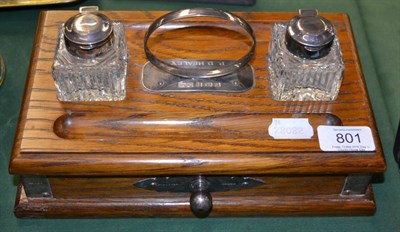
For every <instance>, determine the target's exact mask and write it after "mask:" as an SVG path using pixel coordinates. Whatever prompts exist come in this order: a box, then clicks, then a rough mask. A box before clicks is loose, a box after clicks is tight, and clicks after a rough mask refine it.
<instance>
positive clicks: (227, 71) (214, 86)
mask: <svg viewBox="0 0 400 232" xmlns="http://www.w3.org/2000/svg"><path fill="white" fill-rule="evenodd" d="M188 18H191V19H189V20H188V21H184V19H188ZM193 18H196V19H198V18H203V19H204V20H193ZM167 24H168V25H167ZM198 25H200V26H198ZM163 26H165V27H163ZM204 27H207V28H208V29H209V30H214V31H215V32H216V35H215V37H213V38H214V39H216V40H219V41H224V40H226V36H227V35H225V34H223V33H225V32H226V33H232V34H233V33H238V34H236V36H237V35H240V36H244V37H246V38H247V39H248V38H251V45H250V44H249V43H247V42H248V41H246V45H245V46H247V47H248V48H249V49H248V51H247V53H245V54H244V55H243V53H240V56H238V57H239V58H237V59H236V57H235V55H231V54H229V55H227V54H226V53H225V57H224V56H223V55H221V54H219V53H214V54H211V55H210V54H209V52H207V54H205V53H204V51H207V47H208V46H210V44H213V45H212V46H214V44H215V40H213V39H209V38H208V37H207V35H206V36H205V37H204V38H203V37H202V36H203V34H201V32H202V30H201V28H204ZM170 28H172V30H170ZM176 28H178V29H182V28H185V29H188V28H190V29H193V31H191V32H192V33H193V34H197V33H199V36H201V37H200V40H202V42H203V43H208V44H205V47H199V49H197V50H196V49H194V50H196V51H200V53H201V52H202V54H201V55H200V56H196V57H194V58H187V57H177V58H176V56H180V55H182V54H180V55H176V54H177V53H179V52H177V51H176V50H174V51H173V52H171V55H170V56H173V58H170V57H168V58H159V57H158V54H156V53H153V50H154V51H155V50H157V49H153V48H152V47H151V45H150V46H149V45H148V44H150V43H149V42H148V41H149V40H150V37H151V36H152V35H153V33H154V32H155V31H158V34H164V33H168V32H171V31H172V33H173V30H174V29H176ZM224 30H227V31H224ZM177 31H179V30H177ZM243 32H244V33H243ZM155 34H157V33H155ZM218 34H220V37H219V38H218ZM221 34H222V35H221ZM164 35H165V34H164ZM179 35H182V36H181V37H179V42H182V41H184V40H185V38H186V37H185V34H179ZM166 37H167V36H166ZM163 38H164V37H161V39H160V40H158V41H157V43H155V44H164V43H168V41H163V40H162V39H163ZM177 38H178V37H177ZM205 41H206V42H205ZM185 42H186V41H185ZM185 42H183V43H182V44H185ZM184 46H185V45H184ZM255 46H256V38H255V35H254V32H253V30H252V28H251V26H250V25H249V24H248V23H247V22H246V21H245V20H244V19H242V18H240V17H239V16H237V15H235V14H232V13H230V12H228V11H224V10H220V9H213V8H191V9H183V10H177V11H173V12H170V13H168V14H166V15H163V16H161V17H160V18H158V19H156V20H155V21H154V22H153V23H152V24H151V25H150V26H149V28H148V30H147V32H146V35H145V38H144V52H145V55H146V57H147V59H148V62H147V63H146V64H145V65H144V66H143V69H142V78H141V81H142V85H143V87H144V89H145V90H147V91H150V92H156V93H162V92H244V91H247V90H249V89H251V88H252V87H253V85H254V74H253V73H254V72H253V68H252V67H251V65H249V64H248V62H249V61H250V60H251V59H252V58H253V55H254V52H255ZM168 49H170V47H168V46H166V48H165V50H163V53H164V54H165V53H168V52H167V51H168ZM180 49H181V47H180ZM191 49H193V48H188V49H186V50H185V48H184V49H181V50H185V51H187V50H191ZM218 49H220V48H218ZM218 49H216V50H218ZM222 49H223V48H222ZM234 49H236V48H234ZM158 50H160V49H158ZM226 50H228V51H229V49H226ZM238 50H239V49H238ZM240 50H243V49H240ZM208 51H209V50H208ZM219 51H221V49H220V50H219ZM237 54H238V53H237ZM202 55H205V56H206V57H204V58H201V56H202ZM183 56H184V55H183ZM208 56H210V57H212V58H211V59H208ZM220 57H221V58H220ZM233 57H235V58H233Z"/></svg>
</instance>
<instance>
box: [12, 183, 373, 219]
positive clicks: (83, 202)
mask: <svg viewBox="0 0 400 232" xmlns="http://www.w3.org/2000/svg"><path fill="white" fill-rule="evenodd" d="M18 196H19V197H18V198H17V202H16V208H15V214H16V216H17V217H22V218H93V217H194V215H193V213H192V212H191V211H190V207H189V201H188V197H189V196H188V194H179V195H178V196H175V197H173V198H165V197H157V196H154V195H152V196H148V197H146V198H142V197H134V198H132V197H131V198H75V199H74V198H72V199H71V198H67V199H64V198H60V199H57V200H54V199H40V198H37V199H28V198H27V196H26V194H25V191H24V188H23V187H22V186H20V187H19V194H18ZM374 212H375V202H374V200H373V194H372V190H371V189H368V191H367V193H366V194H365V195H362V196H358V197H341V196H339V195H309V196H302V195H297V196H296V195H283V196H276V195H265V194H261V195H259V194H253V195H247V196H246V195H242V196H237V195H230V196H225V197H221V196H218V194H217V195H214V197H213V210H212V212H211V214H210V217H227V216H230V217H243V216H246V217H261V216H317V215H318V216H323V215H330V216H332V215H341V216H344V215H371V214H373V213H374Z"/></svg>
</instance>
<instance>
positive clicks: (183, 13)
mask: <svg viewBox="0 0 400 232" xmlns="http://www.w3.org/2000/svg"><path fill="white" fill-rule="evenodd" d="M193 17H213V18H221V19H224V20H227V21H230V22H233V23H235V24H237V25H239V26H240V27H242V28H243V29H244V30H245V31H246V32H247V33H248V34H249V35H250V36H251V38H252V40H253V44H252V46H251V48H250V50H249V52H248V53H247V54H246V55H244V56H243V57H241V58H240V59H238V60H236V61H235V62H232V64H230V65H227V66H221V67H218V68H214V69H188V68H180V67H177V66H175V65H172V64H170V63H167V62H165V61H164V60H160V59H158V58H157V57H156V56H155V55H154V54H153V53H152V52H151V51H150V49H149V48H148V47H147V41H148V40H149V38H150V36H151V34H152V33H153V32H154V31H155V30H157V28H159V27H161V26H162V25H165V24H167V23H169V22H172V21H174V20H178V19H184V18H193ZM255 48H256V37H255V35H254V32H253V29H252V28H251V26H250V25H249V24H248V23H247V22H246V21H245V20H244V19H242V18H240V17H239V16H237V15H234V14H232V13H230V12H227V11H224V10H220V9H212V8H193V9H183V10H178V11H173V12H171V13H168V14H166V15H164V16H162V17H160V18H158V19H157V20H155V21H154V22H153V23H152V24H151V25H150V26H149V29H148V30H147V32H146V35H145V37H144V52H145V54H146V57H147V59H148V60H149V61H150V63H152V64H153V65H154V66H156V67H157V68H159V69H161V70H163V71H165V72H168V73H170V74H173V75H176V76H180V77H187V78H193V77H197V78H213V77H219V76H225V75H228V74H230V73H233V72H235V71H237V70H238V69H240V68H242V67H243V66H245V65H246V64H247V63H248V62H249V61H250V60H251V59H252V58H253V55H254V52H255Z"/></svg>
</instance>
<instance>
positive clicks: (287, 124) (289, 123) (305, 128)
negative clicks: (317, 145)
mask: <svg viewBox="0 0 400 232" xmlns="http://www.w3.org/2000/svg"><path fill="white" fill-rule="evenodd" d="M268 134H269V135H270V136H272V137H273V138H274V139H310V138H311V137H312V136H313V135H314V130H313V128H312V126H311V125H310V123H309V122H308V118H273V119H272V123H271V125H269V127H268Z"/></svg>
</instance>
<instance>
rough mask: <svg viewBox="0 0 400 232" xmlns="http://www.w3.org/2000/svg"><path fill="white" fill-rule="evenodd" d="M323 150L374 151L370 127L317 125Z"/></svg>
mask: <svg viewBox="0 0 400 232" xmlns="http://www.w3.org/2000/svg"><path fill="white" fill-rule="evenodd" d="M317 132H318V140H319V146H320V148H321V150H323V151H375V149H376V148H375V142H374V138H373V136H372V131H371V128H369V127H367V126H318V128H317Z"/></svg>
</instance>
